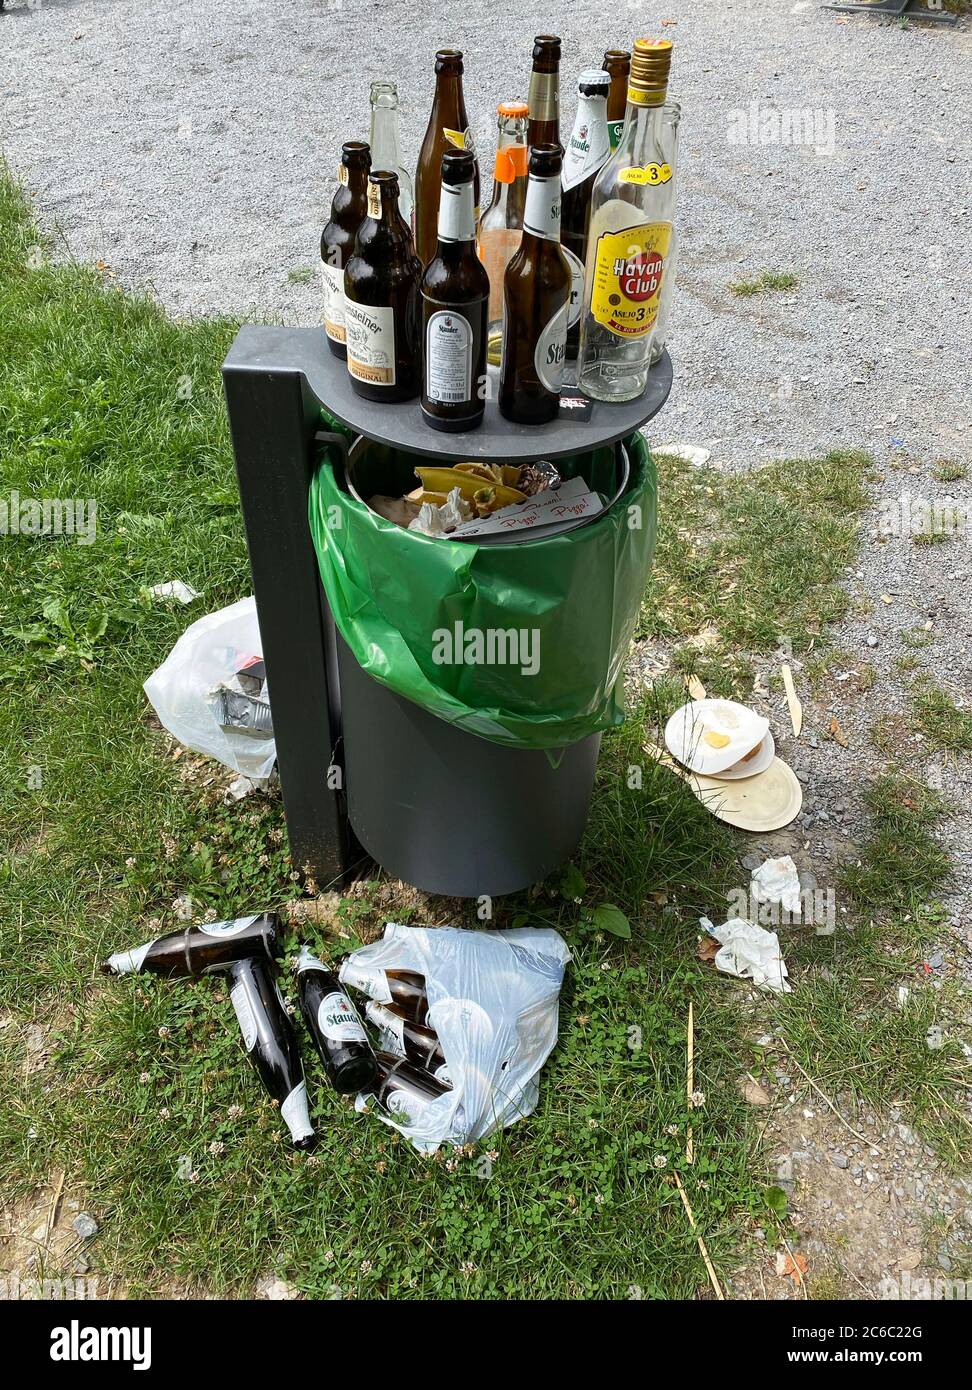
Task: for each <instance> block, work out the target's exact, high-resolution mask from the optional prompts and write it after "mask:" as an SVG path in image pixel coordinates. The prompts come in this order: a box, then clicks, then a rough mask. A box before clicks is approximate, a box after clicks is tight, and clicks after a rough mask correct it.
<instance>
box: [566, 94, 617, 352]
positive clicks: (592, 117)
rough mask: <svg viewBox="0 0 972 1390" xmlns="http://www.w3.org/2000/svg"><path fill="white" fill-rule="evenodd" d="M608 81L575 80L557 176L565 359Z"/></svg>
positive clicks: (576, 309) (599, 160)
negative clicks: (567, 287)
mask: <svg viewBox="0 0 972 1390" xmlns="http://www.w3.org/2000/svg"><path fill="white" fill-rule="evenodd" d="M610 83H611V79H610V77H609V76H608V75H607V73H606V72H603V71H602V70H601V69H600V68H585V69H584V71H583V72H582V73H581V75H580V77H579V78H578V79H577V116H576V118H575V120H574V128H573V130H572V131H571V134H570V139H569V140H568V141H567V148H566V150H565V151H564V168H563V173H562V175H561V180H560V182H561V187H562V189H563V202H562V204H561V214H560V241H561V245H562V246H563V248H564V250H565V251H566V252H569V255H568V256H567V260H568V263H569V265H570V269H571V274H572V276H573V281H572V284H571V302H570V315H569V324H568V328H567V357H568V359H569V360H571V361H572V360H573V359H574V358H575V357H576V356H577V344H578V342H579V341H580V318H581V309H582V308H583V303H582V301H583V298H584V264H585V260H586V257H587V230H588V225H589V223H590V217H591V193H592V191H593V189H594V180H595V179H596V178H597V176H598V174H599V172H600V170H601V166H602V165H603V164H604V161H605V160H606V159H607V158H608V156H609V155H610V153H611V141H610V137H609V135H608V124H607V97H608V88H609V86H610Z"/></svg>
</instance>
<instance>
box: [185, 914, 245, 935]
mask: <svg viewBox="0 0 972 1390" xmlns="http://www.w3.org/2000/svg"><path fill="white" fill-rule="evenodd" d="M258 915H259V914H255V915H254V916H253V917H234V918H232V919H231V920H230V921H229V922H200V923H199V924H198V926H197V927H196V930H197V931H201V932H204V933H205V934H206V936H238V935H239V934H240V932H241V931H246V929H247V927H249V926H252V924H253V923H254V922H255V921H256V920H257V916H258Z"/></svg>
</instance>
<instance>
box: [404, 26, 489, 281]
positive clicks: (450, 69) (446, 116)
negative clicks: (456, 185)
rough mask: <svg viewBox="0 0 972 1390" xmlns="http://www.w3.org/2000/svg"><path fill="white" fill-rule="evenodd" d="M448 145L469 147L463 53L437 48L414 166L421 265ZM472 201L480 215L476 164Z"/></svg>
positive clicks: (434, 221)
mask: <svg viewBox="0 0 972 1390" xmlns="http://www.w3.org/2000/svg"><path fill="white" fill-rule="evenodd" d="M448 149H459V150H472V151H473V158H474V159H475V153H476V152H475V150H474V149H473V141H472V133H471V131H470V129H469V117H468V116H467V115H466V102H465V99H464V97H463V95H462V53H461V52H460V51H459V49H458V48H440V49H439V51H438V53H437V54H436V55H435V97H434V99H433V101H432V114H431V115H430V116H429V124H428V129H427V130H426V132H425V139H424V140H423V141H422V148H421V150H419V157H418V166H417V168H416V170H415V250H416V251H417V253H418V257H419V260H420V261H421V262H422V264H423V266H425V265H428V263H429V261H430V260H431V259H432V257H433V256H434V255H435V252H436V245H437V238H438V226H439V194H440V192H441V188H442V183H441V180H442V156H443V155H444V154H445V152H446V150H448ZM475 169H476V176H475V179H474V181H473V203H474V206H475V210H476V219H477V221H478V219H479V165H478V163H477V164H476V166H475Z"/></svg>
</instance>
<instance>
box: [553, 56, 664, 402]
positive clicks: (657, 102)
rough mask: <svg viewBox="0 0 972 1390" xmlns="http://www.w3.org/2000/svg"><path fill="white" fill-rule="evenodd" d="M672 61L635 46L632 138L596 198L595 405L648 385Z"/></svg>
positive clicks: (591, 316) (586, 384)
mask: <svg viewBox="0 0 972 1390" xmlns="http://www.w3.org/2000/svg"><path fill="white" fill-rule="evenodd" d="M671 61H672V45H671V42H670V41H669V40H668V39H636V40H635V44H634V54H633V57H632V59H631V75H630V81H629V84H628V105H627V110H626V112H625V121H624V133H623V134H622V136H621V143H620V145H619V146H618V148H617V149H616V150H615V152H614V154H613V155H612V156H611V158H610V159H609V160H608V162H607V163H606V164H605V165H604V168H603V169H602V170H601V172H600V174H599V175H598V177H597V181H596V182H595V184H594V192H593V194H592V196H591V222H590V232H589V238H588V252H587V267H586V275H585V285H584V305H585V309H584V313H583V315H582V320H581V341H580V354H579V362H578V373H577V381H578V385H579V386H580V388H581V390H582V391H584V392H585V393H586V394H587V395H588V396H591V397H592V398H593V399H594V400H603V401H612V400H613V401H630V400H634V399H635V398H636V397H637V396H640V395H641V393H642V392H643V391H644V389H645V387H646V386H647V384H648V371H649V368H650V364H651V340H652V334H653V330H654V328H655V323H656V320H657V316H658V301H659V295H660V292H661V287H662V283H663V281H664V276H665V267H666V262H667V259H668V256H669V252H670V249H671V241H672V215H673V204H674V197H673V194H674V179H673V171H672V169H671V168H670V166H669V165H668V163H667V162H666V142H665V122H664V105H665V96H666V93H667V89H668V73H669V69H670V67H671Z"/></svg>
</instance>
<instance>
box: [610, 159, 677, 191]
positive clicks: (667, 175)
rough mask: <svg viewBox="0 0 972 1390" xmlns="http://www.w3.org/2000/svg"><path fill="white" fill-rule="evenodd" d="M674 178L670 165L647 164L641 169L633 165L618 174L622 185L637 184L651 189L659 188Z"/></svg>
mask: <svg viewBox="0 0 972 1390" xmlns="http://www.w3.org/2000/svg"><path fill="white" fill-rule="evenodd" d="M671 177H672V166H671V165H670V164H645V165H644V166H643V167H639V166H638V165H637V164H631V165H629V166H628V167H627V168H626V169H622V170H621V171H620V173H619V174H618V181H619V182H620V183H636V184H641V185H648V186H650V187H651V188H655V187H657V185H658V184H661V183H669V182H670V181H671Z"/></svg>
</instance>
